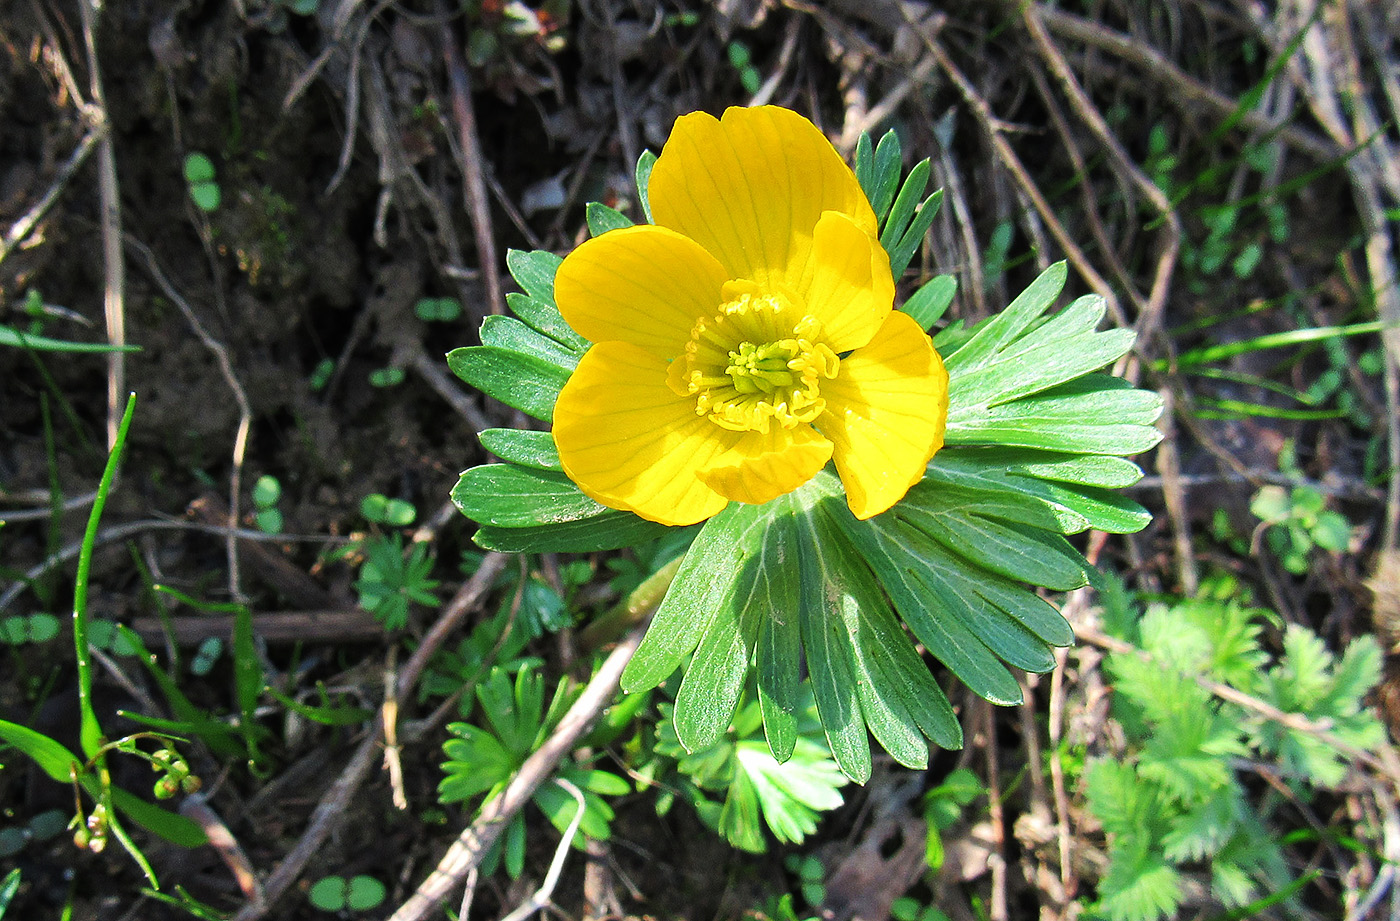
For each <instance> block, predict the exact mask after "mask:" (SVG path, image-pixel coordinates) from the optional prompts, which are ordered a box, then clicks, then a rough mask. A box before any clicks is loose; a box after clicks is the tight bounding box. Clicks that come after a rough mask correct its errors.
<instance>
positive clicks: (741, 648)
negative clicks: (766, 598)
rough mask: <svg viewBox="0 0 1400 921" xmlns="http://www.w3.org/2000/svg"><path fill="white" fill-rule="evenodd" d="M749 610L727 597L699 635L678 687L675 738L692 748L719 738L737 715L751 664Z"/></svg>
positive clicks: (698, 749) (709, 744)
mask: <svg viewBox="0 0 1400 921" xmlns="http://www.w3.org/2000/svg"><path fill="white" fill-rule="evenodd" d="M751 613H756V612H746V611H743V610H740V609H739V607H738V606H737V605H735V604H733V603H730V601H729V600H726V601H724V602H722V603H721V604H720V605H719V607H718V610H717V611H716V612H715V616H714V618H713V619H711V620H710V622H709V624H708V626H706V628H705V631H704V633H702V634H701V635H700V641H699V643H698V644H697V645H696V647H695V657H694V658H693V659H691V661H690V667H689V668H687V669H686V672H685V677H684V678H682V679H681V687H680V690H679V691H677V692H676V710H675V713H674V715H673V716H674V719H675V721H676V738H677V739H679V740H680V743H681V745H682V746H684V747H685V750H686V751H688V752H698V751H701V750H702V749H706V748H709V747H710V746H711V745H714V744H715V742H717V741H718V740H719V737H720V736H722V735H723V734H724V731H725V729H727V728H729V722H730V720H731V719H733V717H734V707H735V705H736V704H737V703H738V702H739V694H740V692H741V691H743V689H744V677H745V676H746V675H747V674H748V670H749V648H750V647H751V646H752V645H753V643H752V640H751V639H750V638H749V637H748V636H747V635H746V633H747V631H746V630H745V626H746V623H745V622H746V621H753V620H754V618H753V617H751V616H750V617H745V615H746V614H751Z"/></svg>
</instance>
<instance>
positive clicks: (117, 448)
mask: <svg viewBox="0 0 1400 921" xmlns="http://www.w3.org/2000/svg"><path fill="white" fill-rule="evenodd" d="M135 411H136V394H134V393H133V394H131V396H129V397H128V398H127V401H126V412H124V413H123V414H122V421H121V424H120V425H119V426H118V427H117V437H116V441H115V442H113V444H112V453H110V454H108V455H107V466H106V468H104V469H103V471H102V481H101V482H100V483H98V485H97V497H96V498H95V499H94V500H93V503H92V511H91V512H90V513H89V514H88V523H87V530H86V531H84V532H83V543H82V548H81V550H80V551H79V553H78V574H77V576H76V578H75V579H74V585H73V646H74V649H75V651H76V653H77V656H76V659H77V665H78V709H79V711H80V715H81V718H82V724H81V729H80V738H81V740H82V745H83V754H84V755H86V756H87V757H88V758H98V759H102V758H104V753H103V751H102V746H103V739H102V725H101V724H100V723H99V722H98V721H97V713H96V712H94V711H93V709H92V662H91V647H90V646H89V644H88V635H87V627H88V611H87V597H88V577H89V573H90V572H91V570H92V551H93V548H94V547H95V546H96V545H97V526H98V524H99V523H100V522H101V520H102V510H103V508H105V507H106V505H107V494H108V493H109V492H111V489H112V481H113V480H115V479H116V476H117V468H118V467H119V466H121V457H122V449H123V448H124V447H125V446H126V433H127V429H129V428H130V427H131V417H132V414H133V413H135ZM98 767H99V769H101V767H102V765H101V764H99V765H98Z"/></svg>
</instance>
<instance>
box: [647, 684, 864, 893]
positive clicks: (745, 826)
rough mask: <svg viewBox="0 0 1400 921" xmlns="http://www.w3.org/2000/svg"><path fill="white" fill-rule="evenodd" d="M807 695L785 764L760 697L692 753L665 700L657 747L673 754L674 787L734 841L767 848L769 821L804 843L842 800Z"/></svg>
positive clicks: (664, 799)
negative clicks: (768, 736)
mask: <svg viewBox="0 0 1400 921" xmlns="http://www.w3.org/2000/svg"><path fill="white" fill-rule="evenodd" d="M806 696H807V700H806V701H805V703H804V704H803V705H802V706H801V707H800V708H799V710H798V713H799V717H798V721H797V727H796V728H797V736H796V739H795V742H794V745H793V749H792V752H791V755H790V757H789V758H788V759H787V760H786V761H785V762H784V763H779V762H778V760H777V759H776V758H774V757H773V753H772V751H771V750H770V749H769V747H768V743H767V742H766V741H765V740H764V734H763V714H762V712H761V707H760V704H759V702H758V701H757V700H753V699H750V700H748V701H747V702H741V703H740V705H739V708H738V711H737V712H736V713H735V715H734V720H733V722H732V723H731V724H730V727H729V730H728V732H726V733H725V734H724V735H723V736H722V737H721V738H720V740H719V741H718V742H717V743H716V744H714V745H711V746H709V747H707V748H703V749H700V750H698V751H695V752H687V751H686V749H685V748H684V747H683V746H682V745H681V742H680V740H679V739H678V737H677V735H676V729H675V723H674V720H673V718H672V708H671V706H670V705H669V704H662V705H661V716H662V719H661V722H660V726H659V727H658V730H657V739H656V752H657V754H659V755H664V756H666V757H668V758H671V759H674V760H675V762H676V768H677V770H678V771H679V772H680V775H681V776H680V777H679V778H677V779H676V782H675V783H674V786H675V788H677V789H678V790H679V791H680V792H681V793H682V795H684V796H685V798H686V799H687V800H689V802H690V804H691V805H692V806H693V807H694V808H695V810H696V813H697V814H698V815H699V816H700V818H701V820H702V821H704V822H705V824H706V825H709V826H710V827H711V828H713V829H715V831H717V832H719V833H720V835H721V836H723V837H724V839H725V840H726V841H728V842H729V843H730V844H732V845H734V846H735V847H737V848H740V849H742V850H745V851H749V852H751V853H755V854H761V853H763V852H765V851H766V850H767V849H768V842H767V840H766V838H765V835H764V833H763V827H764V826H765V825H766V826H767V827H768V830H769V831H770V832H772V834H773V836H774V837H776V838H777V839H778V841H779V842H781V843H783V844H800V843H802V841H803V840H805V838H806V837H807V836H808V835H810V834H812V833H813V832H815V831H816V830H817V818H818V816H819V815H820V814H821V813H822V812H826V811H828V810H831V809H835V808H836V807H837V806H840V805H841V803H842V798H841V788H842V787H844V786H845V785H846V784H847V783H848V780H847V778H846V776H845V775H844V774H843V773H842V772H841V770H840V768H838V767H837V766H836V763H835V762H834V761H833V760H832V758H831V751H830V749H829V748H828V747H827V743H826V737H825V734H824V733H823V731H822V726H821V723H820V722H819V721H818V719H817V712H816V704H815V702H814V701H813V700H812V698H811V693H810V692H808V693H807V695H806ZM711 793H721V794H723V801H722V803H721V802H716V801H715V800H712V799H711V798H710V795H709V794H711ZM657 803H658V805H657V808H658V811H664V810H665V809H669V808H670V804H671V797H670V796H668V795H665V794H663V795H662V796H661V797H660V798H659V799H658V801H657ZM760 816H761V817H762V822H761V823H760V821H759V819H760ZM808 901H809V902H811V900H810V899H809V900H808ZM811 904H814V905H815V904H820V900H818V901H816V902H811Z"/></svg>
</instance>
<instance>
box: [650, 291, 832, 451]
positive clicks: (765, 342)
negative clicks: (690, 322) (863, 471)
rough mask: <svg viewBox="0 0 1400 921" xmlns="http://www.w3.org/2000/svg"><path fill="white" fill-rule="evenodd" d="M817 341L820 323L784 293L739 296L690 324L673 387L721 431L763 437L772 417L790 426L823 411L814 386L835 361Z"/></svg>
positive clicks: (829, 349)
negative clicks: (691, 398) (689, 395)
mask: <svg viewBox="0 0 1400 921" xmlns="http://www.w3.org/2000/svg"><path fill="white" fill-rule="evenodd" d="M820 338H821V324H820V323H819V322H818V321H817V320H816V319H815V318H814V317H810V316H801V315H800V314H799V312H798V311H797V309H796V308H794V307H793V305H792V304H791V303H790V302H789V301H788V300H787V298H785V297H783V296H782V295H771V294H770V295H755V294H749V293H745V294H741V295H739V296H738V297H737V298H735V299H734V300H731V301H728V302H726V303H725V304H723V305H721V306H720V309H719V313H718V315H716V316H715V317H713V318H710V319H701V320H699V321H698V322H696V324H695V327H694V329H692V330H691V334H690V342H689V343H687V344H686V347H685V354H684V355H681V356H680V357H678V358H677V359H676V361H677V362H680V363H683V365H684V367H683V368H681V369H678V371H680V378H679V381H678V384H683V385H684V387H685V391H684V392H688V393H692V394H695V413H696V415H700V416H709V418H710V421H711V422H713V423H715V424H716V425H718V426H719V427H720V428H723V429H728V430H729V431H732V432H763V433H765V434H766V433H767V432H768V431H769V429H770V428H771V426H772V424H773V422H775V421H776V422H777V423H778V425H780V426H782V427H783V428H794V427H795V426H798V425H801V424H804V423H809V422H812V421H813V420H815V419H816V418H817V417H818V416H820V415H821V414H822V412H824V411H825V409H826V401H825V400H823V399H822V398H821V394H820V387H819V383H820V381H821V379H822V378H826V379H827V380H830V379H832V378H835V377H836V374H837V371H838V369H839V367H840V364H841V361H840V359H839V358H837V356H836V353H835V352H833V351H832V350H831V348H830V347H829V346H827V345H826V344H825V343H823V342H821V341H820ZM672 380H673V381H677V378H676V377H674V376H673V377H672ZM678 392H680V391H678Z"/></svg>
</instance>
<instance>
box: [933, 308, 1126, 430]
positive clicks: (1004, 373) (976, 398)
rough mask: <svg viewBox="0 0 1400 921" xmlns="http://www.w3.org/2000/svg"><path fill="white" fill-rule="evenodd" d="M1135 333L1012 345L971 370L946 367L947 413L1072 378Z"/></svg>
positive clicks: (1105, 359) (1121, 349)
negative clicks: (1029, 345)
mask: <svg viewBox="0 0 1400 921" xmlns="http://www.w3.org/2000/svg"><path fill="white" fill-rule="evenodd" d="M1134 336H1135V334H1134V333H1133V331H1132V330H1130V329H1113V330H1109V331H1107V332H1104V333H1096V334H1090V335H1085V336H1077V337H1070V338H1067V339H1065V340H1062V341H1058V342H1045V343H1042V344H1040V345H1037V346H1036V347H1035V348H1032V349H1021V348H1019V347H1014V348H1010V349H1007V350H1006V351H1005V352H1001V353H998V354H997V355H996V356H995V357H994V358H992V359H991V360H989V361H987V362H986V363H985V364H984V365H982V366H981V367H979V368H978V369H977V371H976V372H975V373H959V374H956V375H952V374H951V372H950V380H949V383H948V402H949V409H948V414H949V417H950V418H951V417H953V416H955V415H956V416H958V417H959V418H961V417H963V416H966V415H967V414H969V413H978V412H981V411H982V410H983V409H985V408H986V407H989V406H991V407H994V406H996V405H997V404H999V403H1007V402H1010V401H1012V400H1016V399H1019V398H1021V397H1027V396H1030V395H1032V394H1036V393H1041V392H1042V391H1045V390H1049V389H1051V388H1053V387H1057V386H1059V385H1061V384H1064V383H1065V382H1067V381H1073V380H1074V379H1075V378H1078V377H1082V376H1083V375H1085V374H1087V373H1089V372H1090V371H1094V370H1097V369H1098V368H1102V367H1103V366H1104V365H1106V364H1108V363H1109V362H1111V361H1113V360H1115V359H1117V358H1119V357H1120V356H1122V355H1123V354H1124V353H1125V352H1127V351H1128V349H1130V348H1131V347H1132V344H1133V338H1134ZM1019 345H1020V343H1017V346H1019ZM1144 392H1145V391H1144Z"/></svg>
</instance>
